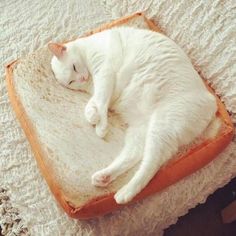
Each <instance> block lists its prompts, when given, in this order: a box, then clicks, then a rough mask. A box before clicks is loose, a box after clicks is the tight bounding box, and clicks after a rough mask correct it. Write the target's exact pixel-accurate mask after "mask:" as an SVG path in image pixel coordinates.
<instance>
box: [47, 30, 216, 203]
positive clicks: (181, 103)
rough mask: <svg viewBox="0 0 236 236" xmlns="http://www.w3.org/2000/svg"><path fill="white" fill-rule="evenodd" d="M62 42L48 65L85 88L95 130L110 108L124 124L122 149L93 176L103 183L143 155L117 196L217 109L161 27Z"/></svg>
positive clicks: (123, 197) (130, 191) (137, 184)
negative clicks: (60, 52) (59, 53)
mask: <svg viewBox="0 0 236 236" xmlns="http://www.w3.org/2000/svg"><path fill="white" fill-rule="evenodd" d="M65 46H66V48H67V50H66V52H65V55H63V57H62V58H60V59H57V58H56V57H53V59H52V69H53V71H54V73H55V75H56V78H57V79H58V80H59V82H61V83H62V84H63V85H64V86H67V87H69V88H72V89H87V90H90V92H91V93H92V97H91V99H90V101H89V102H88V104H87V106H86V108H85V117H86V118H87V120H88V122H90V123H91V124H95V125H96V133H97V135H98V136H100V137H104V136H105V135H106V133H107V131H108V121H107V112H108V108H111V109H113V110H115V111H116V112H118V113H120V114H121V116H122V118H123V119H124V122H126V123H127V124H128V129H127V134H126V139H125V145H124V148H123V150H122V151H121V153H120V155H119V156H118V157H117V158H116V159H115V160H114V162H112V163H111V164H110V165H109V166H108V167H106V168H105V169H103V170H100V171H98V172H96V173H95V174H94V175H93V176H92V184H94V185H95V186H100V187H104V186H107V185H108V184H109V183H110V182H111V181H113V180H115V179H116V178H117V177H118V176H119V175H121V174H123V173H124V172H126V171H127V170H129V169H130V168H132V167H133V166H134V165H135V164H136V163H138V162H140V166H139V169H138V171H137V172H136V173H135V175H134V176H133V178H132V179H131V180H130V181H129V182H128V183H127V184H126V185H125V186H123V187H122V188H121V189H120V190H119V191H118V192H117V193H116V194H115V200H116V202H117V203H119V204H123V203H127V202H129V201H130V200H132V199H133V198H134V197H135V196H136V195H137V194H138V193H139V192H140V191H141V190H142V189H143V188H144V187H145V186H146V185H147V184H148V182H149V181H150V180H151V179H152V178H153V176H154V175H155V174H156V172H157V171H158V170H159V169H160V167H161V166H162V165H163V164H165V163H166V162H167V161H168V160H169V159H170V158H171V157H172V156H173V155H174V154H176V152H177V151H178V149H179V147H181V146H183V145H187V144H189V143H191V142H192V141H193V140H194V139H195V138H196V137H198V136H200V134H201V133H202V132H203V131H204V130H205V129H206V127H207V126H208V125H209V124H210V122H211V121H212V120H213V119H214V117H215V113H216V110H217V105H216V100H215V98H214V96H213V95H211V94H210V93H209V92H208V91H207V89H206V87H205V85H204V84H203V81H202V80H201V78H200V77H199V75H198V73H197V72H196V71H195V70H194V68H193V66H192V64H191V62H190V60H189V59H188V57H187V56H186V55H185V53H184V52H183V51H182V50H181V49H180V48H179V47H178V46H177V45H176V44H175V43H174V42H173V41H172V40H170V39H169V38H167V37H166V36H164V35H162V34H159V33H156V32H152V31H149V30H141V29H134V28H129V27H122V28H114V29H111V30H107V31H103V32H101V33H97V34H94V35H92V36H90V37H86V38H82V39H78V40H76V41H74V42H70V43H68V44H66V45H65ZM73 63H74V64H76V68H77V71H78V72H74V71H73ZM81 78H85V79H86V80H87V79H88V78H90V79H89V80H88V81H87V82H83V83H81ZM71 80H74V82H73V83H72V84H71V85H69V84H68V83H69V82H70V81H71Z"/></svg>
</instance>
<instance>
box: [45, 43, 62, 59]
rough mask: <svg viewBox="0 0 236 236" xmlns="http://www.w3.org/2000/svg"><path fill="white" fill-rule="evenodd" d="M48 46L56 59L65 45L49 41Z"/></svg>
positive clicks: (60, 55) (59, 56)
mask: <svg viewBox="0 0 236 236" xmlns="http://www.w3.org/2000/svg"><path fill="white" fill-rule="evenodd" d="M48 48H49V50H50V51H51V52H52V53H53V54H54V55H55V56H56V57H57V58H58V59H60V58H61V57H62V56H63V54H64V53H65V52H66V46H65V45H63V44H60V43H49V44H48Z"/></svg>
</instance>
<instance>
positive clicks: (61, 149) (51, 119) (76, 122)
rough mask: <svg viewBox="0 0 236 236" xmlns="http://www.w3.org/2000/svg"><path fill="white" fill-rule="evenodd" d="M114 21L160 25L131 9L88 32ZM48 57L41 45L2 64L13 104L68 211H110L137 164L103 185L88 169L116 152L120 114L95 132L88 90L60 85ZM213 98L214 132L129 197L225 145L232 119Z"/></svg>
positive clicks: (79, 214)
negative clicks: (87, 111)
mask: <svg viewBox="0 0 236 236" xmlns="http://www.w3.org/2000/svg"><path fill="white" fill-rule="evenodd" d="M119 25H131V26H134V27H140V28H148V29H150V30H157V31H159V29H158V27H156V26H155V25H154V24H153V23H152V21H150V20H148V19H147V18H146V17H145V16H144V15H142V14H135V15H133V16H130V17H126V18H122V19H120V20H117V21H114V22H112V23H110V24H107V25H104V26H102V27H101V28H99V29H97V30H95V31H91V32H90V33H88V34H87V35H89V34H92V33H96V32H98V31H100V30H104V29H107V28H110V27H114V26H119ZM50 60H51V54H50V52H49V51H48V49H47V47H45V48H42V49H40V50H38V51H36V52H35V53H33V54H32V55H29V56H28V57H26V58H23V59H20V60H17V61H15V62H13V63H11V64H9V65H8V66H7V86H8V92H9V96H10V100H11V103H12V106H13V108H14V110H15V112H16V114H17V117H18V119H19V121H20V123H21V126H22V128H23V129H24V131H25V133H26V136H27V138H28V140H29V142H30V144H31V147H32V150H33V153H34V155H35V158H36V160H37V162H38V166H39V168H40V169H41V171H42V174H43V176H44V177H45V179H46V181H47V183H48V185H49V187H50V189H51V191H52V193H53V194H54V196H55V197H56V199H57V200H58V202H59V203H60V205H61V206H62V207H63V208H64V209H65V211H66V212H67V213H68V215H70V216H72V217H74V218H91V217H94V216H98V215H102V214H105V213H108V212H111V211H113V210H115V209H117V208H118V207H120V205H118V204H116V202H115V200H114V198H113V195H114V192H116V191H117V190H118V189H119V188H120V187H121V186H122V185H124V184H125V183H126V182H127V181H128V180H129V179H130V178H131V177H132V175H133V174H134V171H135V170H136V168H137V166H136V167H135V168H133V169H132V170H130V171H129V172H127V173H126V174H124V175H122V176H121V177H120V178H118V179H117V180H116V181H114V183H112V184H111V185H109V186H108V187H107V188H104V189H102V188H96V187H94V186H92V185H91V175H92V174H93V173H94V172H95V171H97V170H100V169H102V168H104V167H105V166H107V165H108V164H109V163H110V162H111V161H112V160H113V159H114V158H115V157H116V156H117V154H118V152H119V151H120V149H121V147H122V145H123V138H124V132H125V126H124V125H123V124H122V122H121V121H120V119H119V117H117V116H112V115H111V116H110V117H109V120H110V124H111V127H110V132H109V134H108V135H107V137H106V139H105V140H103V139H100V138H98V137H97V136H96V135H95V133H94V130H93V127H91V126H90V125H89V124H88V123H87V122H86V121H85V118H84V115H83V114H84V112H83V111H84V106H85V104H86V103H87V101H88V99H89V95H88V94H86V93H81V92H76V91H71V90H68V89H65V88H63V87H62V86H60V85H59V84H58V83H57V82H56V80H55V79H54V77H53V74H52V71H51V68H50ZM209 89H210V88H209ZM217 103H218V112H217V116H218V119H220V121H221V123H222V125H221V129H220V130H219V132H218V134H217V135H216V136H214V138H211V139H206V138H204V137H201V139H200V140H198V141H197V142H196V143H194V144H192V146H191V147H188V150H182V152H181V153H179V154H178V155H177V156H176V157H174V158H173V159H172V160H171V161H170V162H169V163H168V164H167V165H166V166H164V167H163V168H161V170H160V171H159V172H158V173H157V174H156V176H155V177H154V178H153V180H152V181H151V182H150V183H149V184H148V186H147V187H146V188H145V189H144V190H143V191H142V192H141V193H140V194H139V195H138V196H137V197H136V198H135V199H134V200H133V201H137V200H140V199H143V198H144V197H147V196H149V195H151V194H154V193H156V192H158V191H161V190H163V189H164V188H166V187H167V186H169V185H171V184H174V183H176V182H177V181H178V180H180V179H182V178H184V177H185V176H187V175H190V174H191V173H193V172H195V171H196V170H198V169H200V168H202V167H203V166H205V165H206V164H208V163H209V162H210V161H211V160H213V158H215V157H216V155H217V154H218V153H220V152H221V151H222V150H223V149H224V148H225V147H226V146H227V144H228V143H229V142H230V141H231V139H232V137H233V125H232V123H231V121H230V118H229V116H228V114H227V112H226V110H225V108H224V105H223V104H222V103H221V101H220V100H219V99H218V98H217ZM194 125H195V124H194Z"/></svg>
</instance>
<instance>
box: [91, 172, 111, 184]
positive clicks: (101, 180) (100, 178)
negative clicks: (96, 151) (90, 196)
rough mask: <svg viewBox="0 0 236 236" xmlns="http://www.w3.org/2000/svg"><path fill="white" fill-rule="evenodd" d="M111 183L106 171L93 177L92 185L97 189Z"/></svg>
mask: <svg viewBox="0 0 236 236" xmlns="http://www.w3.org/2000/svg"><path fill="white" fill-rule="evenodd" d="M110 182H111V176H110V175H109V174H108V173H106V171H104V170H100V171H97V172H96V173H94V174H93V175H92V184H93V185H94V186H97V187H106V186H107V185H108V184H109V183H110Z"/></svg>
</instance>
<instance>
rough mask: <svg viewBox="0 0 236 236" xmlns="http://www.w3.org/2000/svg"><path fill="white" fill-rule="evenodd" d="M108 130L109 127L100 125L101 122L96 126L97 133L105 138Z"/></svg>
mask: <svg viewBox="0 0 236 236" xmlns="http://www.w3.org/2000/svg"><path fill="white" fill-rule="evenodd" d="M107 132H108V127H107V126H106V127H103V126H100V125H99V124H98V125H97V126H96V134H97V136H98V137H100V138H104V137H105V136H106V134H107Z"/></svg>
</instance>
